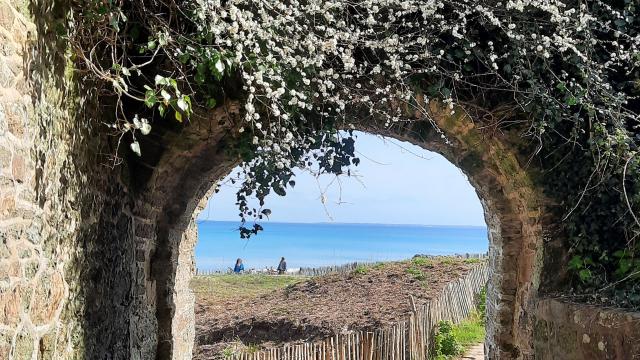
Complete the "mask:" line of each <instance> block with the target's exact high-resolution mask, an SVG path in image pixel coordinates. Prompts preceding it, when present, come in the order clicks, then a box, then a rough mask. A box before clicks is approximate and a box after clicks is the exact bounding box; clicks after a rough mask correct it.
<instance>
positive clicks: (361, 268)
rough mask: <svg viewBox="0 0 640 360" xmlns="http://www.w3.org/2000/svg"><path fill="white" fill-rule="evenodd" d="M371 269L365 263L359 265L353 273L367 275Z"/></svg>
mask: <svg viewBox="0 0 640 360" xmlns="http://www.w3.org/2000/svg"><path fill="white" fill-rule="evenodd" d="M368 271H369V269H368V268H367V267H366V266H364V265H358V266H357V267H356V268H355V269H354V270H353V273H354V274H356V275H366V274H367V272H368Z"/></svg>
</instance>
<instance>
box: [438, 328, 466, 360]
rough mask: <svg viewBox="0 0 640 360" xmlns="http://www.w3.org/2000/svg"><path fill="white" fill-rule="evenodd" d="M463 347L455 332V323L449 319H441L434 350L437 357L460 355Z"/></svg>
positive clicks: (444, 357) (445, 357)
mask: <svg viewBox="0 0 640 360" xmlns="http://www.w3.org/2000/svg"><path fill="white" fill-rule="evenodd" d="M462 351H463V347H462V345H461V344H460V342H459V341H458V339H456V337H455V335H454V333H453V325H452V324H451V322H449V321H440V323H439V324H438V333H437V334H436V337H435V340H434V352H435V355H436V358H437V359H447V358H450V357H454V356H457V355H460V354H461V353H462Z"/></svg>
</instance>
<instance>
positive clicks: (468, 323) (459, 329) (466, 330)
mask: <svg viewBox="0 0 640 360" xmlns="http://www.w3.org/2000/svg"><path fill="white" fill-rule="evenodd" d="M451 332H452V333H453V336H454V337H455V338H456V340H458V343H459V344H460V345H462V347H463V348H465V350H466V349H468V348H469V347H471V346H472V345H475V344H477V343H481V342H483V341H484V336H485V324H484V321H482V318H481V317H480V316H479V314H478V313H473V314H472V315H471V316H470V317H469V318H468V319H465V320H463V321H462V322H461V323H459V324H457V325H454V326H453V328H452V329H451Z"/></svg>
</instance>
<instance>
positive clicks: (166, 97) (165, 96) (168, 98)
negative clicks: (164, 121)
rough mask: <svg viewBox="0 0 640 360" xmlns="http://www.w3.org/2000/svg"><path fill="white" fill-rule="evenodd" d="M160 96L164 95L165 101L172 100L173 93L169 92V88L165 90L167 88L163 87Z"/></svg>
mask: <svg viewBox="0 0 640 360" xmlns="http://www.w3.org/2000/svg"><path fill="white" fill-rule="evenodd" d="M160 96H162V97H163V98H164V100H165V101H169V100H171V94H169V93H168V92H167V90H165V89H162V90H161V91H160Z"/></svg>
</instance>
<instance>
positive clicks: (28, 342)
mask: <svg viewBox="0 0 640 360" xmlns="http://www.w3.org/2000/svg"><path fill="white" fill-rule="evenodd" d="M33 350H34V348H33V337H31V334H29V333H27V332H21V333H19V334H18V336H17V337H16V345H15V347H14V349H13V354H12V355H13V358H14V359H31V358H32V356H33Z"/></svg>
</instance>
